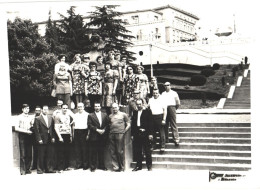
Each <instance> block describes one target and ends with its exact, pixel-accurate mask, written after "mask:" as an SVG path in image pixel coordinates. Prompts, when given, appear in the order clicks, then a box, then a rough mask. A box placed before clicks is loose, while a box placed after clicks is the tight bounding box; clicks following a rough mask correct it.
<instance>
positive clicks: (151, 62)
mask: <svg viewBox="0 0 260 190" xmlns="http://www.w3.org/2000/svg"><path fill="white" fill-rule="evenodd" d="M149 47H150V64H151V77H153V61H152V47H153V45H152V44H150V45H149Z"/></svg>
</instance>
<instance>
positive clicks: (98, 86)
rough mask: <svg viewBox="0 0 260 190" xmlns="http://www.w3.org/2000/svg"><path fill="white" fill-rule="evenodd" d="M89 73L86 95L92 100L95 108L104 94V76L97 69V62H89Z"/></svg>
mask: <svg viewBox="0 0 260 190" xmlns="http://www.w3.org/2000/svg"><path fill="white" fill-rule="evenodd" d="M89 68H90V71H89V74H88V77H87V78H86V79H85V95H86V96H88V99H89V100H90V105H91V109H92V111H93V109H94V103H95V102H100V101H101V95H102V77H101V75H100V72H98V71H97V64H96V63H95V62H90V63H89Z"/></svg>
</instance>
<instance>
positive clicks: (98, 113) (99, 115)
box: [95, 111, 102, 126]
mask: <svg viewBox="0 0 260 190" xmlns="http://www.w3.org/2000/svg"><path fill="white" fill-rule="evenodd" d="M95 114H96V116H97V118H98V121H99V123H100V126H101V125H102V118H101V111H99V112H95Z"/></svg>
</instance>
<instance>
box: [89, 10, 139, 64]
mask: <svg viewBox="0 0 260 190" xmlns="http://www.w3.org/2000/svg"><path fill="white" fill-rule="evenodd" d="M116 7H118V6H117V5H105V6H103V7H98V6H96V7H95V8H96V10H95V11H94V12H90V16H89V17H88V18H89V19H90V22H88V23H87V24H86V26H88V27H90V28H92V31H93V32H94V34H97V35H98V36H100V37H101V39H102V41H104V42H105V46H104V48H101V49H100V50H102V51H104V52H108V51H109V50H111V49H115V50H118V51H120V52H121V53H122V54H124V55H126V56H127V57H128V58H130V59H133V60H135V57H134V56H133V55H134V52H131V51H128V50H127V47H129V46H131V45H132V44H133V43H132V42H131V39H133V38H135V37H134V36H132V35H130V34H129V33H130V31H129V30H127V29H126V28H125V26H124V25H125V24H127V23H126V22H124V21H123V20H122V19H120V16H121V15H122V13H120V12H118V11H115V10H114V9H115V8H116Z"/></svg>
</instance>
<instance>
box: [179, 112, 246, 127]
mask: <svg viewBox="0 0 260 190" xmlns="http://www.w3.org/2000/svg"><path fill="white" fill-rule="evenodd" d="M177 117H178V114H177ZM177 125H178V126H179V127H251V123H177Z"/></svg>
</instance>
